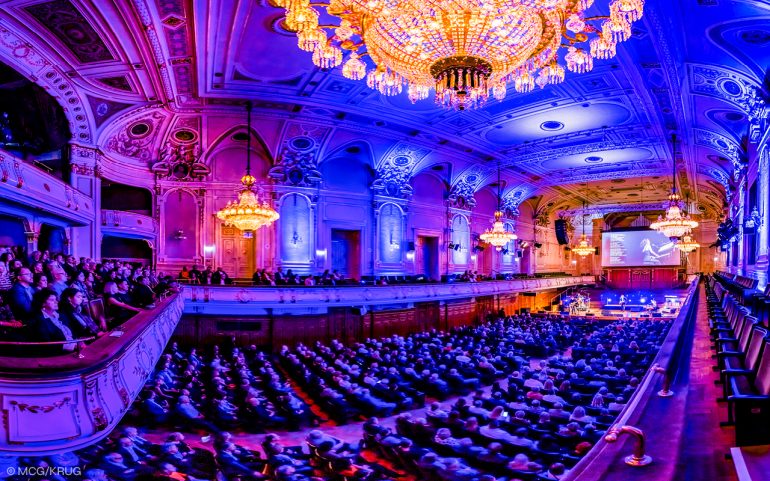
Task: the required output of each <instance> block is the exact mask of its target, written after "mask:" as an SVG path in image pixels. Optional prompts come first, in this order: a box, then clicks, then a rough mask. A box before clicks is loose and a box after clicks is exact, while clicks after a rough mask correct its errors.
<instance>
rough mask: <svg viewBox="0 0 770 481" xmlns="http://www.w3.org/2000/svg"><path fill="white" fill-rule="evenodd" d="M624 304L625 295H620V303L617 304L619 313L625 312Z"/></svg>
mask: <svg viewBox="0 0 770 481" xmlns="http://www.w3.org/2000/svg"><path fill="white" fill-rule="evenodd" d="M626 302H627V301H626V295H625V294H621V295H620V301H619V302H618V304H620V310H621V311H625V310H626Z"/></svg>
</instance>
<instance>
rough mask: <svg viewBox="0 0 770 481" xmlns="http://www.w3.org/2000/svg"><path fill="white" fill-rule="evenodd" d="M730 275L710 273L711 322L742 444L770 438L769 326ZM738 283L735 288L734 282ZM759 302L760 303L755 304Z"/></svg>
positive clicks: (731, 418) (731, 416)
mask: <svg viewBox="0 0 770 481" xmlns="http://www.w3.org/2000/svg"><path fill="white" fill-rule="evenodd" d="M724 279H725V276H723V275H720V276H713V277H709V278H706V294H707V307H708V314H709V326H710V329H711V337H712V340H713V342H714V344H713V349H714V350H715V351H716V359H717V365H716V366H715V369H716V370H718V371H719V373H720V382H721V384H722V387H723V398H722V399H721V400H722V401H726V402H727V412H728V419H727V421H725V422H724V423H723V424H724V425H733V424H734V425H735V437H736V444H737V445H738V446H751V445H756V444H769V443H770V349H767V344H768V341H769V340H770V338H769V337H768V326H767V322H766V317H765V318H764V319H763V318H761V317H758V316H757V315H755V314H758V313H759V312H756V311H752V309H751V308H750V307H749V306H748V305H746V304H744V303H743V302H741V300H740V299H741V298H742V297H741V296H739V295H737V294H736V291H735V289H734V285H733V284H730V283H727V282H726V281H725V280H724ZM731 286H732V287H731ZM750 305H752V306H758V305H759V304H757V303H751V304H750Z"/></svg>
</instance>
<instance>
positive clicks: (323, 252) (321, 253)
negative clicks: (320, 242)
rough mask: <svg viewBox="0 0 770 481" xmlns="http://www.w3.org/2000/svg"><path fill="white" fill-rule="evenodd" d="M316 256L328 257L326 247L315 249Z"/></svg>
mask: <svg viewBox="0 0 770 481" xmlns="http://www.w3.org/2000/svg"><path fill="white" fill-rule="evenodd" d="M315 256H316V257H323V258H324V259H325V258H326V249H316V250H315Z"/></svg>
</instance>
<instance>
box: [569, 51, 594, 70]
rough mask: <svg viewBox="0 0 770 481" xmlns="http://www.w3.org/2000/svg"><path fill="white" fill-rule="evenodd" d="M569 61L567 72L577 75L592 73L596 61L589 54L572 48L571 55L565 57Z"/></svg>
mask: <svg viewBox="0 0 770 481" xmlns="http://www.w3.org/2000/svg"><path fill="white" fill-rule="evenodd" d="M564 59H565V60H566V61H567V70H569V71H570V72H575V73H586V72H590V71H591V70H593V68H594V59H593V57H592V56H591V55H589V54H588V52H586V51H584V50H582V49H579V48H575V47H570V49H569V53H568V54H567V55H566V56H565V57H564Z"/></svg>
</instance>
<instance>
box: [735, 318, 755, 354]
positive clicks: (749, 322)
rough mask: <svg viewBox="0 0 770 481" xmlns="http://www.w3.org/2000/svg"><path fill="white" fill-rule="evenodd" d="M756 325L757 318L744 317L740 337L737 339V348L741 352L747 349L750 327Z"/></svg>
mask: <svg viewBox="0 0 770 481" xmlns="http://www.w3.org/2000/svg"><path fill="white" fill-rule="evenodd" d="M756 323H757V318H756V317H753V316H746V319H745V320H744V324H743V330H741V337H739V338H738V347H739V348H740V350H741V352H746V349H747V348H748V347H749V339H750V338H751V332H752V327H753V326H754V325H755V324H756Z"/></svg>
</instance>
